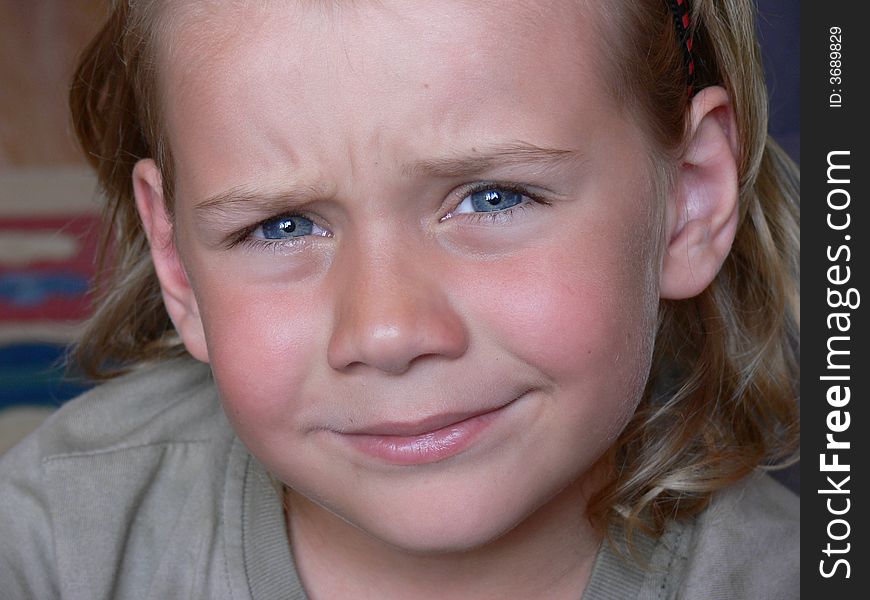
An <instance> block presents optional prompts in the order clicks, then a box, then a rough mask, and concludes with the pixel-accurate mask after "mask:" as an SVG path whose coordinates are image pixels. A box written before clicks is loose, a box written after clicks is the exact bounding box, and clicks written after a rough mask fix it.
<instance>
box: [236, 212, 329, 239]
mask: <svg viewBox="0 0 870 600" xmlns="http://www.w3.org/2000/svg"><path fill="white" fill-rule="evenodd" d="M304 235H320V236H326V235H329V233H328V232H327V231H326V230H325V229H323V228H322V227H320V226H318V225H317V224H316V223H314V221H312V220H311V219H309V218H307V217H303V216H302V215H281V216H279V217H273V218H271V219H268V220H266V221H263V222H262V223H260V225H259V226H257V228H256V229H254V230H253V231H252V232H251V237H253V238H256V239H261V240H286V239H290V238H296V237H301V236H304Z"/></svg>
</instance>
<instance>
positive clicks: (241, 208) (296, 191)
mask: <svg viewBox="0 0 870 600" xmlns="http://www.w3.org/2000/svg"><path fill="white" fill-rule="evenodd" d="M326 196H327V195H326V194H324V193H323V192H322V190H318V189H316V188H314V187H310V186H296V187H288V188H286V189H257V188H253V187H249V186H238V187H234V188H230V189H229V190H226V191H224V192H220V193H218V194H215V195H214V196H210V197H209V198H207V199H206V200H204V201H202V202H200V203H199V204H197V205H196V206H195V207H194V211H195V212H196V214H197V216H198V217H200V218H202V219H205V220H211V219H224V218H226V217H228V216H236V215H249V214H251V215H272V214H276V213H279V212H286V211H290V210H294V209H296V208H299V207H302V206H303V205H305V204H308V203H310V202H313V201H315V200H320V199H323V198H325V197H326Z"/></svg>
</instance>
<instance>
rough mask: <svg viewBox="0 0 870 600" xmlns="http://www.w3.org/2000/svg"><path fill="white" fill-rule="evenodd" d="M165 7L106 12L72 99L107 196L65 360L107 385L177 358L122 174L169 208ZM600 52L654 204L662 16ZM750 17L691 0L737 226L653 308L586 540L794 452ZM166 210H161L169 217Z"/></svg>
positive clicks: (786, 199)
mask: <svg viewBox="0 0 870 600" xmlns="http://www.w3.org/2000/svg"><path fill="white" fill-rule="evenodd" d="M161 4H162V2H161V0H115V1H113V2H112V3H111V7H110V11H109V17H108V20H107V21H106V23H105V24H104V26H103V28H102V29H101V30H100V32H99V33H98V34H97V36H96V37H95V38H94V40H93V41H92V42H91V44H90V45H89V46H88V47H87V49H86V50H85V51H84V53H83V54H82V57H81V60H80V63H79V67H78V69H77V71H76V75H75V79H74V81H73V85H72V90H71V93H70V106H71V109H72V114H73V118H74V123H75V128H76V132H77V135H78V138H79V140H80V143H81V145H82V148H83V149H84V151H85V154H86V156H87V157H88V159H89V160H90V162H91V164H92V165H93V166H94V168H95V169H96V171H97V173H98V176H99V180H100V183H101V186H102V188H103V191H104V193H105V198H106V204H105V208H104V228H103V231H102V242H101V244H100V254H99V258H98V263H99V264H98V279H97V281H96V285H95V288H94V289H95V291H94V300H95V307H96V310H95V314H94V316H93V318H92V319H91V320H90V321H89V323H88V325H87V330H86V331H85V333H84V335H83V336H82V338H81V340H80V342H79V343H78V345H77V346H76V348H75V351H74V353H73V359H74V361H75V362H76V363H77V364H78V365H79V366H80V368H81V369H82V370H83V372H84V373H85V374H87V375H88V376H90V377H92V378H94V379H106V378H109V377H113V376H116V375H118V374H120V373H123V372H124V371H126V370H129V369H130V368H132V367H133V366H134V365H136V364H139V363H142V362H147V361H154V360H160V359H163V358H167V357H170V356H176V355H179V354H183V353H184V348H183V346H182V344H181V342H180V340H179V338H178V336H177V334H176V333H175V331H174V329H173V327H172V323H171V321H170V320H169V317H168V315H167V313H166V311H165V309H164V307H163V303H162V300H161V295H160V287H159V284H158V281H157V277H156V275H155V273H154V268H153V265H152V263H151V258H150V255H149V253H148V242H147V240H146V238H145V234H144V231H143V229H142V226H141V224H140V221H139V217H138V215H137V212H136V208H135V203H134V199H133V193H132V186H131V172H132V169H133V165H134V164H135V163H136V161H137V160H139V159H141V158H146V157H151V158H154V159H155V160H156V161H157V163H158V166H159V168H160V169H161V172H162V173H163V174H164V177H163V181H164V185H165V186H166V189H165V190H164V191H165V197H166V198H167V199H169V202H170V204H171V199H172V197H173V194H172V187H173V177H172V172H173V169H172V166H173V165H172V156H171V152H170V148H168V147H167V145H166V143H165V142H164V140H165V137H164V136H163V135H162V132H161V122H160V98H159V96H158V92H157V90H159V86H158V85H157V83H158V82H157V76H156V74H157V72H158V69H159V65H158V61H157V57H156V49H157V47H158V40H159V39H160V35H161V33H162V29H163V27H164V25H165V24H164V23H163V22H162V21H161V10H160V8H161V6H160V5H161ZM596 8H597V10H600V11H602V14H603V15H604V17H605V18H603V19H602V18H598V19H596V22H597V23H598V27H599V28H600V33H601V39H608V40H611V43H610V45H608V46H607V47H606V48H604V49H603V50H606V54H605V53H604V52H602V53H601V56H599V57H598V60H599V62H600V63H601V64H600V65H599V67H600V68H602V69H606V70H605V71H604V72H606V73H608V74H609V81H610V84H611V93H612V95H613V97H614V99H615V101H616V105H617V106H618V107H620V108H622V109H624V110H626V111H627V113H628V114H629V115H630V116H631V118H633V119H634V120H635V121H636V123H637V124H638V125H639V126H640V127H641V128H642V129H643V130H644V132H645V133H646V135H647V139H648V140H649V142H650V144H651V147H652V148H655V149H656V150H657V151H656V152H654V153H653V155H654V156H655V157H657V158H655V159H654V162H655V163H656V164H655V165H654V169H653V171H655V173H656V177H655V179H656V183H657V187H658V189H659V193H660V194H666V193H670V192H669V190H670V185H671V183H672V173H673V168H674V165H675V164H676V158H677V157H678V156H679V155H680V153H681V151H682V148H683V146H684V143H685V137H686V123H687V109H688V106H689V98H688V94H687V81H686V70H685V64H684V62H683V61H684V58H683V54H682V49H681V47H680V44H679V41H678V39H677V34H676V32H675V28H674V23H673V21H672V17H671V15H670V12H669V9H668V7H667V2H666V1H665V0H642V1H621V2H620V1H616V2H611V3H602V4H600V5H598V6H597V7H596ZM753 10H754V9H753V3H752V1H751V0H694V2H692V7H691V15H692V18H691V23H692V31H693V35H694V50H693V52H694V55H695V64H696V75H695V88H696V89H700V88H703V87H705V86H710V85H721V86H723V87H724V88H725V89H726V90H727V91H728V93H729V95H730V97H731V101H732V104H733V108H734V113H735V115H736V119H737V133H738V141H739V160H738V173H739V185H740V190H739V193H740V222H739V227H738V230H737V236H736V239H735V242H734V246H733V249H732V251H731V253H730V255H729V256H728V258H727V259H726V261H725V263H724V264H723V266H722V269H721V271H720V273H719V274H718V276H717V277H716V279H715V281H714V282H713V283H712V285H711V286H710V287H709V288H708V289H707V290H705V291H704V292H703V293H702V294H701V295H699V296H698V297H696V298H692V299H690V300H683V301H663V302H662V303H661V308H660V320H659V328H658V334H657V338H656V346H655V353H654V358H653V367H652V371H651V375H650V380H649V384H648V386H647V390H646V393H645V395H644V398H643V400H642V401H641V403H640V405H639V407H638V409H637V411H636V413H635V415H634V417H633V419H632V420H631V422H630V423H629V425H628V427H627V428H626V429H625V431H624V432H623V433H622V435H621V437H620V439H619V442H618V443H617V444H616V445H615V446H614V447H613V448H612V449H611V451H610V452H609V453H608V455H607V456H606V457H605V460H604V461H603V463H602V464H604V465H605V466H607V467H609V469H608V471H607V472H608V473H609V474H610V476H609V478H608V479H607V482H606V484H605V486H604V487H603V489H601V491H600V492H599V493H598V494H597V495H596V496H595V497H594V498H593V499H592V501H591V503H590V508H589V511H590V517H592V518H593V519H594V520H595V521H596V522H597V523H599V524H601V525H605V524H607V523H613V522H616V523H619V524H621V525H623V526H624V527H625V529H626V530H627V532H628V533H629V534H630V533H631V532H632V531H634V530H635V529H636V528H642V529H643V530H645V531H647V532H651V533H653V534H657V533H659V532H661V531H662V529H663V528H664V526H665V524H666V523H667V522H668V521H669V520H670V519H674V518H681V517H685V516H688V515H691V514H693V513H695V512H697V511H699V510H701V509H702V508H703V507H704V506H705V504H706V503H707V501H708V500H709V498H710V496H711V494H712V493H713V492H715V491H716V490H718V489H720V488H722V487H724V486H726V485H728V484H730V483H732V482H735V481H737V480H739V479H740V478H742V477H744V476H746V475H747V474H748V473H750V472H751V471H752V470H753V469H755V468H757V467H758V466H759V465H769V464H771V463H772V462H773V461H777V460H782V459H783V458H786V457H789V456H791V455H792V454H793V453H794V452H795V451H796V447H797V439H798V412H797V410H798V409H797V402H796V396H797V382H798V359H797V354H798V348H799V323H800V321H799V311H800V307H799V297H798V296H799V265H798V257H799V233H798V232H799V208H798V177H799V176H798V172H797V169H796V167H795V165H794V163H793V162H792V161H791V160H790V159H789V158H788V157H787V156H786V155H785V154H784V153H783V152H782V150H780V148H779V147H778V146H777V145H776V144H775V143H774V142H773V140H771V139H770V138H769V137H768V136H767V134H766V128H767V96H766V91H765V86H764V80H763V74H762V69H761V63H760V58H759V50H758V46H757V42H756V39H755V15H754V12H753ZM169 209H170V211H171V206H170V207H169Z"/></svg>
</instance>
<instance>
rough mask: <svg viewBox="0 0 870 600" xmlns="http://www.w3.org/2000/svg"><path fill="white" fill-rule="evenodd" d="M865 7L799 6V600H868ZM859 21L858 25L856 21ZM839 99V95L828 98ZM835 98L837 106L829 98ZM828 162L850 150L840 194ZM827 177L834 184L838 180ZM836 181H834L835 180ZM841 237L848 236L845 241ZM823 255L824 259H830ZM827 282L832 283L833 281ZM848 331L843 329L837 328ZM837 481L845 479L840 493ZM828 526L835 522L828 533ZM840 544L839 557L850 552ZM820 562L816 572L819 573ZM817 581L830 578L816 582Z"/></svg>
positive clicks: (869, 299)
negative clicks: (832, 346)
mask: <svg viewBox="0 0 870 600" xmlns="http://www.w3.org/2000/svg"><path fill="white" fill-rule="evenodd" d="M867 9H868V5H867V4H865V3H863V2H853V1H850V0H836V1H827V2H817V1H810V0H805V1H804V2H803V3H802V5H801V56H800V60H801V280H802V281H801V290H802V294H801V295H802V298H801V300H802V302H801V304H802V310H801V312H802V319H801V321H802V323H801V326H802V340H801V413H802V415H801V422H802V437H801V439H802V442H801V456H802V469H801V546H802V547H801V588H802V593H803V595H804V596H805V597H806V598H830V599H837V600H841V599H842V600H846V599H851V598H862V599H863V598H868V597H870V587H868V584H867V583H868V579H870V562H868V552H867V545H868V544H870V533H868V531H867V517H866V513H867V511H868V510H870V505H868V494H867V492H866V491H862V490H867V489H868V488H870V482H868V478H870V471H868V468H867V461H868V454H870V444H868V440H870V423H868V418H870V416H868V410H867V408H866V405H867V402H868V401H870V395H868V380H870V362H868V360H867V352H866V349H867V348H868V347H870V331H868V327H867V317H866V313H867V311H868V309H870V306H865V305H866V304H868V303H870V289H868V287H867V271H868V269H870V250H868V243H867V238H868V237H870V210H868V208H867V205H868V202H870V197H868V185H867V181H868V179H870V160H868V152H867V148H868V142H867V135H868V131H867V126H866V119H865V112H866V111H867V110H868V97H867V94H866V80H867V79H868V77H870V44H868V38H870V31H868V22H867V21H866V20H864V19H862V18H861V17H862V16H863V15H864V14H866V13H867V12H868V10H867ZM859 13H860V14H859ZM832 27H839V28H840V29H841V30H842V34H841V36H842V49H841V52H842V66H841V68H842V74H841V76H842V81H841V82H839V83H837V82H832V81H831V79H830V78H831V77H832V73H831V72H830V70H831V68H834V65H832V64H831V60H832V59H831V56H830V51H831V48H830V44H831V39H830V35H831V33H830V32H831V28H832ZM837 90H839V92H837ZM835 92H837V93H840V95H841V96H842V102H841V106H839V107H837V108H834V107H832V106H831V104H832V102H831V94H832V93H835ZM834 99H836V97H834ZM832 151H848V152H849V154H848V155H839V156H838V157H837V158H836V160H837V161H838V162H839V163H842V164H849V165H850V169H849V171H848V173H849V175H848V176H847V177H848V179H849V183H848V184H833V183H829V182H828V177H827V168H828V154H829V153H830V152H832ZM834 173H840V174H841V176H839V177H837V178H842V174H844V173H845V171H843V170H841V171H838V172H834ZM832 174H833V173H832ZM835 189H844V190H846V191H847V192H848V194H849V206H848V208H845V209H842V210H840V211H833V210H831V209H830V208H829V206H828V194H829V193H830V192H831V191H832V190H835ZM845 199H846V196H845V195H844V194H842V193H840V192H835V193H834V194H833V201H834V203H835V204H843V203H844V202H845ZM829 213H832V217H831V218H832V221H833V222H834V223H835V224H842V223H843V222H844V218H845V214H846V213H848V214H849V218H850V225H849V227H848V229H844V230H842V231H835V230H833V229H832V228H831V227H830V226H829V225H828V215H829ZM847 236H848V237H847ZM843 245H845V246H848V247H849V250H850V252H849V254H850V259H851V260H849V261H848V262H847V261H846V260H845V259H846V256H847V253H846V252H845V251H843V252H842V253H841V254H840V258H839V260H835V261H831V260H830V259H829V258H828V252H829V251H830V253H831V254H833V255H835V256H836V251H837V249H838V248H840V247H841V246H843ZM829 249H830V250H829ZM837 264H839V265H840V269H841V270H840V272H839V275H840V277H841V278H842V277H843V276H844V274H845V267H847V266H848V267H849V268H850V271H849V274H850V279H849V281H848V282H847V283H844V284H841V285H832V284H831V283H830V281H829V271H828V270H829V269H830V268H831V267H832V266H834V265H837ZM833 275H835V276H836V275H837V273H836V272H834V273H833ZM848 288H854V289H856V290H857V291H858V293H859V294H860V303H858V306H857V307H856V308H854V309H852V308H848V307H839V308H833V307H831V306H829V302H828V290H829V289H831V290H836V289H839V290H840V291H842V292H843V293H845V292H846V290H847V289H848ZM834 312H840V313H849V321H848V322H849V323H850V327H849V331H848V332H838V331H837V330H836V328H835V329H833V330H831V329H829V328H828V316H829V315H830V314H831V313H834ZM845 322H846V321H841V324H844V323H845ZM835 335H839V336H848V338H849V339H848V341H843V340H840V341H838V342H836V345H837V347H838V348H839V349H841V350H848V351H849V352H850V354H848V355H839V357H838V361H839V362H840V363H844V362H846V361H848V363H849V365H851V368H850V369H848V370H845V369H842V370H839V371H837V372H836V373H838V374H847V375H848V376H849V377H850V380H849V381H844V382H839V383H841V384H842V385H848V386H849V388H850V392H851V396H850V401H849V403H848V404H847V405H845V406H842V407H840V408H839V409H838V408H836V407H833V406H831V405H830V404H829V403H828V400H827V392H828V389H829V386H831V385H833V384H834V383H836V382H832V381H824V380H822V379H821V377H822V376H824V375H830V374H834V372H833V371H831V370H829V369H828V368H827V360H828V341H829V337H831V336H835ZM834 410H840V411H843V412H845V411H848V413H849V427H848V429H846V430H845V431H843V432H839V433H832V432H831V431H830V429H829V427H828V421H827V419H828V417H829V414H830V413H831V411H834ZM843 412H841V413H840V415H839V416H833V417H832V418H833V419H835V421H834V425H835V426H837V421H836V419H839V420H840V425H841V426H842V422H843V420H844V419H845V415H844V414H843ZM828 433H832V435H834V436H835V439H836V440H837V441H843V442H846V441H848V442H849V443H850V448H849V449H845V450H831V449H826V443H827V439H826V435H827V434H828ZM823 453H824V454H827V456H828V458H827V459H826V460H827V462H829V463H830V462H832V460H833V458H832V454H833V453H837V454H838V455H839V462H840V463H841V464H848V465H849V471H848V472H823V471H822V469H821V466H820V455H821V454H823ZM828 476H831V477H832V479H833V480H834V481H835V482H837V483H838V484H839V485H840V486H841V487H842V489H848V490H849V493H848V494H845V493H844V494H830V493H823V492H821V490H826V489H832V488H833V486H832V485H831V484H830V483H829V482H828V481H827V477H828ZM844 476H849V477H850V479H849V481H848V482H847V483H845V484H843V483H842V480H843V477H844ZM829 499H830V500H831V505H832V508H833V509H834V510H839V511H842V510H844V509H845V507H846V506H847V502H846V500H847V499H848V507H849V510H848V512H845V513H844V514H843V515H839V516H837V515H833V514H831V513H830V512H829V508H828V506H827V502H828V500H829ZM834 519H843V520H844V521H846V522H848V527H847V526H846V525H845V524H843V523H842V522H838V523H834V524H833V525H831V528H830V531H831V533H832V534H833V536H836V537H841V536H843V535H844V534H845V533H847V532H848V536H847V537H845V538H844V539H842V540H835V539H831V537H830V536H829V524H831V522H832V521H833V520H834ZM829 543H830V544H831V548H833V549H837V550H845V549H848V551H847V552H843V553H842V554H835V553H831V554H830V556H828V555H826V552H825V551H826V549H827V548H828V544H829ZM847 544H848V546H847ZM838 558H840V559H844V560H846V561H848V564H849V569H848V571H849V577H848V578H847V577H846V571H847V569H846V567H845V564H843V563H840V564H839V566H837V567H836V569H834V567H835V561H836V560H837V559H838ZM821 561H824V563H823V564H822V563H821ZM822 570H826V571H827V572H828V573H831V571H832V570H834V573H833V576H831V577H828V578H826V577H824V576H823V575H822V573H821V571H822Z"/></svg>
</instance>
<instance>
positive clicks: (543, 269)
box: [163, 0, 660, 550]
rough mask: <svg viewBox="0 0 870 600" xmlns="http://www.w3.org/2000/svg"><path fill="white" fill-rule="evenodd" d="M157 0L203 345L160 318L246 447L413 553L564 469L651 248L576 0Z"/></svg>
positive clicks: (631, 377)
mask: <svg viewBox="0 0 870 600" xmlns="http://www.w3.org/2000/svg"><path fill="white" fill-rule="evenodd" d="M255 4H256V6H254V5H255ZM177 10H178V11H179V14H178V15H176V18H175V20H174V25H173V29H172V31H171V32H170V35H171V36H172V37H173V39H172V40H171V43H169V44H168V45H167V47H168V48H171V50H170V51H169V52H170V54H169V55H168V56H165V57H164V60H165V64H168V69H167V70H166V72H165V76H164V79H163V82H164V86H165V90H166V94H165V96H166V102H165V105H164V108H165V111H166V114H165V118H166V121H165V122H166V124H167V130H168V132H169V142H170V146H171V148H172V151H173V154H174V160H175V168H176V175H177V178H176V192H177V193H176V211H175V218H176V222H175V224H176V233H177V238H176V239H177V246H178V251H179V255H180V257H181V259H182V262H183V265H184V268H185V271H186V273H187V276H188V278H189V282H190V285H191V289H192V295H191V296H190V297H189V303H188V310H189V312H190V314H191V315H193V316H192V317H191V319H192V321H194V322H197V321H198V319H201V324H202V328H203V330H204V333H205V344H204V345H203V344H202V343H201V342H200V340H199V338H198V336H197V334H196V327H195V326H192V325H184V326H181V327H179V328H180V329H181V333H182V336H183V338H184V339H185V342H186V343H187V345H188V348H189V349H191V351H192V352H193V354H194V355H197V356H199V357H201V358H205V357H206V356H207V359H208V361H209V362H210V363H211V365H212V368H213V370H214V374H215V377H216V381H217V384H218V388H219V390H220V395H221V399H222V401H223V403H224V406H225V409H226V412H227V415H228V416H229V418H230V420H231V422H232V424H233V426H234V428H235V429H236V431H237V432H238V435H239V437H240V438H241V439H242V440H243V441H244V443H245V444H246V445H247V446H248V448H249V449H250V450H251V452H252V453H253V454H254V455H255V456H256V457H257V458H258V459H259V460H260V461H261V462H262V463H263V464H264V465H265V466H266V467H267V468H268V469H269V470H270V471H271V472H272V473H274V474H275V475H276V476H277V477H278V478H280V479H281V480H282V481H283V482H285V483H286V484H287V485H288V486H290V487H291V488H292V489H293V490H295V492H297V493H299V494H302V495H303V496H305V497H307V498H309V499H311V500H313V501H314V502H315V503H317V504H318V505H320V506H323V507H327V508H328V509H329V510H331V511H332V512H334V513H335V514H337V515H339V516H340V517H342V518H343V519H344V520H346V521H348V522H350V523H351V524H353V525H356V526H357V527H359V528H361V529H362V530H364V531H367V532H369V533H371V534H372V535H374V536H376V537H377V538H379V539H382V540H385V541H387V542H390V543H391V544H393V545H396V546H399V547H401V548H408V549H415V550H443V549H459V548H470V547H475V546H477V545H480V544H483V543H486V542H487V541H490V540H492V539H494V538H496V537H497V536H499V535H501V534H503V533H505V532H506V531H509V530H510V529H511V528H513V527H515V526H516V525H517V524H518V523H520V522H522V521H523V520H524V519H525V518H526V517H528V516H529V515H530V514H532V513H533V512H534V511H536V510H537V509H539V508H541V507H543V506H546V505H547V503H548V502H549V501H550V500H552V499H553V498H554V497H555V496H556V495H558V494H559V493H560V492H561V491H562V490H566V489H572V490H577V489H580V488H583V487H584V485H586V483H588V482H587V481H586V476H587V474H588V472H589V470H590V467H592V465H593V464H594V463H595V462H596V461H597V460H598V459H599V458H600V457H601V455H602V453H604V452H605V450H606V449H607V448H608V447H610V446H611V445H612V444H613V442H614V440H615V439H616V437H617V435H618V434H619V433H620V431H621V430H622V428H623V427H624V425H625V424H626V422H627V419H628V418H629V417H630V415H631V414H632V412H633V410H634V408H635V406H636V403H637V401H638V400H639V397H640V395H641V393H642V390H643V387H644V384H645V381H646V378H647V375H648V371H649V362H650V356H651V348H652V340H653V337H654V328H655V319H656V311H657V303H658V291H657V290H658V277H659V271H660V261H659V259H658V258H657V257H658V256H659V251H658V248H659V244H660V240H658V238H657V233H656V232H657V231H658V230H659V229H658V222H659V221H658V216H657V215H658V212H657V209H656V208H655V203H656V200H655V198H654V197H653V194H652V192H651V191H650V189H651V186H650V185H649V174H648V170H647V165H648V163H649V161H648V157H647V151H646V146H645V145H644V142H643V139H642V137H641V134H640V132H639V130H638V128H637V127H635V126H634V125H632V124H631V123H630V121H628V120H627V118H626V117H625V115H624V114H622V113H621V112H619V111H618V110H616V109H615V107H614V103H613V102H612V100H611V99H610V98H609V97H608V96H607V95H606V93H605V91H604V90H605V89H606V86H605V85H604V80H605V78H606V77H607V74H606V73H602V72H600V71H599V70H598V69H597V68H596V64H599V63H600V61H598V56H599V53H602V52H606V51H607V49H606V48H601V47H599V46H597V45H596V44H597V43H598V42H597V41H595V40H596V39H597V38H596V32H595V31H593V27H592V25H591V23H590V22H589V21H588V20H587V18H584V16H583V15H581V14H580V12H579V11H578V10H577V8H576V2H574V1H573V0H564V1H557V2H547V3H538V4H537V5H536V6H535V7H531V6H526V3H525V2H487V1H481V0H468V1H450V2H444V1H439V2H391V1H384V2H353V3H341V4H338V3H337V4H336V6H333V5H332V3H320V2H312V3H305V2H286V3H285V2H270V3H262V4H261V3H251V6H250V7H249V8H247V9H243V8H240V7H239V6H237V3H226V6H223V5H222V4H221V3H214V7H213V8H210V9H208V10H207V11H200V12H195V11H193V10H191V11H189V13H188V12H187V9H185V8H184V7H183V6H182V7H181V8H179V9H177ZM292 215H297V216H292ZM266 238H271V239H266ZM197 311H198V315H199V316H197ZM484 413H485V415H484ZM481 415H483V416H481ZM572 484H577V485H572Z"/></svg>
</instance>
